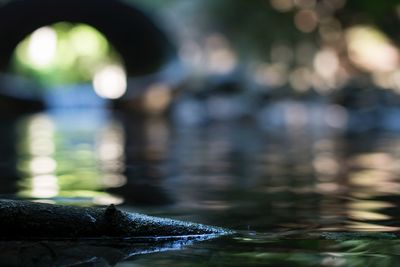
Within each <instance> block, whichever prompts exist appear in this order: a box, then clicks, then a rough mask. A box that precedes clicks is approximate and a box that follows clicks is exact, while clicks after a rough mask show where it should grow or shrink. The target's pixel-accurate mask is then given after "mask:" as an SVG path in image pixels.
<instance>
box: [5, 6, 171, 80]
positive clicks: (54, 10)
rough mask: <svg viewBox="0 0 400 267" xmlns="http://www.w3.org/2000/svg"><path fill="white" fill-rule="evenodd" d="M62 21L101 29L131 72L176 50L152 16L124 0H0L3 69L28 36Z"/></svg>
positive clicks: (147, 68)
mask: <svg viewBox="0 0 400 267" xmlns="http://www.w3.org/2000/svg"><path fill="white" fill-rule="evenodd" d="M60 21H68V22H72V23H85V24H88V25H90V26H92V27H94V28H96V29H97V30H98V31H100V32H101V33H102V34H103V35H104V36H105V37H106V38H107V39H108V40H109V41H110V43H111V44H112V45H113V46H114V47H115V48H116V50H117V51H118V52H119V53H120V55H121V57H122V58H123V60H124V63H125V68H126V71H127V74H128V75H130V76H135V75H144V74H148V73H151V72H154V71H156V70H157V69H158V68H159V67H160V66H161V65H162V63H163V62H165V61H167V60H168V59H169V58H170V57H172V55H173V54H174V49H173V46H172V45H171V43H170V41H169V40H168V38H167V37H166V35H165V34H164V33H163V32H162V31H161V30H160V29H159V28H158V27H157V26H156V25H155V23H154V22H153V21H152V20H151V19H150V18H149V16H147V15H146V14H144V13H143V12H142V11H140V10H139V9H137V8H136V7H134V6H133V5H131V4H128V3H126V2H123V1H121V0H56V1H55V0H8V1H7V0H6V1H4V2H3V3H1V4H0V71H5V70H7V68H8V66H9V63H10V60H11V57H12V54H13V51H14V49H15V48H16V46H17V45H18V44H19V43H20V42H21V41H22V40H23V39H24V38H25V37H26V36H28V35H29V34H31V33H32V32H33V31H35V30H36V29H38V28H40V27H43V26H46V25H50V24H54V23H56V22H60Z"/></svg>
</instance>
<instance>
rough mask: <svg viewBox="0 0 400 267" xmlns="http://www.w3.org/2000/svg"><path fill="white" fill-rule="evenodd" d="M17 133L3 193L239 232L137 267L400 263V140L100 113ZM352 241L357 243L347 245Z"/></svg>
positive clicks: (23, 123) (9, 133) (21, 126)
mask: <svg viewBox="0 0 400 267" xmlns="http://www.w3.org/2000/svg"><path fill="white" fill-rule="evenodd" d="M8 125H11V126H12V127H9V128H8V129H7V130H6V131H4V137H3V138H4V140H8V141H9V142H4V143H2V144H1V146H2V147H4V148H3V151H7V153H2V162H1V163H2V165H1V167H2V170H3V173H4V181H3V182H2V184H5V185H7V186H5V187H2V188H1V190H2V191H1V192H0V193H2V194H14V195H15V196H17V197H20V198H29V199H36V200H43V201H47V202H48V201H50V202H62V203H69V204H76V205H105V204H109V203H117V204H120V203H121V204H123V207H125V208H126V209H128V210H134V211H140V212H144V213H148V214H152V215H158V216H166V217H172V218H178V219H184V220H190V221H196V222H200V223H206V224H210V225H218V226H222V227H227V228H231V229H235V230H239V231H240V234H239V235H237V236H235V237H224V238H223V239H219V240H216V241H207V242H205V243H202V244H198V245H197V244H194V245H192V246H190V247H189V248H187V249H185V250H183V251H178V252H168V253H165V254H153V255H147V256H144V257H143V258H140V259H139V258H137V259H134V261H137V263H138V264H143V265H148V266H151V265H154V264H156V265H157V264H167V265H170V266H172V265H174V266H177V265H178V263H179V264H181V265H182V266H192V264H193V263H194V261H198V260H199V261H200V262H203V263H204V262H205V261H211V262H212V263H213V264H216V265H218V264H220V265H225V264H226V265H229V262H231V261H232V259H235V260H237V261H238V263H239V262H240V263H242V264H243V262H246V261H248V265H262V266H265V264H266V263H271V264H272V263H273V264H272V265H271V266H273V265H274V264H277V262H279V261H283V262H284V263H285V264H287V265H289V266H299V265H296V264H299V263H301V262H303V264H304V265H312V264H315V263H316V262H317V263H319V264H322V263H323V264H322V265H323V266H344V265H346V266H350V265H347V264H349V262H354V261H356V262H365V261H367V258H368V257H367V256H366V254H365V255H364V254H363V253H361V255H359V256H357V254H356V253H355V252H353V251H358V252H365V253H366V251H370V252H371V253H376V254H379V253H382V257H387V258H388V259H389V263H390V264H392V263H393V262H394V261H396V262H398V259H397V256H388V255H389V254H390V253H391V252H390V251H392V250H393V251H394V250H395V251H399V250H398V247H399V245H398V243H397V240H392V239H390V240H389V241H385V240H381V239H382V235H385V234H388V236H389V237H394V238H396V236H397V234H398V232H399V230H400V228H399V224H398V223H397V222H398V221H399V217H400V213H399V212H398V209H397V207H398V204H399V203H400V195H399V192H400V190H399V189H400V183H399V181H398V177H399V173H400V168H399V166H400V164H399V163H400V162H399V161H400V156H399V154H398V149H399V147H400V138H399V136H397V135H394V134H384V133H382V134H375V135H364V136H357V137H352V136H346V135H345V134H344V133H342V132H340V130H330V131H326V130H325V131H317V132H315V133H314V134H310V133H311V131H309V129H307V128H306V127H309V126H307V125H308V124H304V125H303V126H299V127H296V128H286V130H281V131H266V130H265V128H264V127H263V126H260V125H258V124H257V122H253V121H229V122H214V123H210V124H208V125H207V126H206V127H204V126H202V127H198V126H193V125H192V126H183V125H182V124H179V123H176V121H174V120H171V119H169V120H168V119H164V118H162V117H159V116H149V117H143V116H140V117H136V116H135V115H132V114H130V115H127V114H113V113H108V112H106V111H104V110H102V111H99V110H97V109H93V110H84V109H81V110H75V111H74V110H72V109H71V110H69V111H68V112H57V111H49V112H47V113H40V114H34V115H30V116H27V117H24V118H22V119H18V120H17V121H16V122H13V123H9V124H8ZM13 125H14V126H13ZM304 127H305V128H304ZM310 127H311V126H310ZM15 133H17V134H15ZM10 144H13V145H10ZM6 155H9V156H8V157H6ZM13 184H15V185H16V188H14V187H13ZM346 232H347V233H350V234H352V233H357V234H359V235H357V236H353V237H352V238H344V239H345V240H343V235H345V234H344V233H346ZM362 232H366V233H371V235H370V236H367V237H365V236H363V235H362V234H361V233H362ZM331 233H338V234H337V235H338V237H337V238H336V237H334V238H331V236H329V234H331ZM379 233H382V234H379ZM389 233H393V234H389ZM345 237H346V236H345ZM375 237H376V238H377V239H378V240H375ZM383 237H385V238H386V236H383ZM348 239H351V240H348ZM301 240H303V241H301ZM359 240H361V241H359ZM363 240H364V241H363ZM365 240H367V241H365ZM352 242H353V243H352ZM379 242H381V243H379ZM379 244H381V245H382V246H383V247H382V248H380V249H379V250H375V249H376V248H379V246H380V245H379ZM385 248H386V249H387V250H385ZM255 251H257V253H256V252H255ZM282 251H286V252H285V253H283V252H282ZM292 252H293V253H292ZM294 252H296V253H294ZM358 252H357V253H358ZM349 253H353V254H349ZM396 253H400V251H399V252H396ZM395 255H398V254H395ZM219 257H221V259H224V260H222V261H221V260H219ZM366 257H367V258H366ZM374 257H375V256H374ZM290 264H292V265H290ZM233 265H234V266H236V265H235V264H233ZM121 266H123V265H121ZM178 266H179V265H178ZM238 266H240V264H239V265H238ZM285 266H286V265H285Z"/></svg>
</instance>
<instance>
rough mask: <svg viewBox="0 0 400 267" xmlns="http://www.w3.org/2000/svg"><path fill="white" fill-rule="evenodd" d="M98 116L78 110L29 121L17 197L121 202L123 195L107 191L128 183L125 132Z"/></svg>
mask: <svg viewBox="0 0 400 267" xmlns="http://www.w3.org/2000/svg"><path fill="white" fill-rule="evenodd" d="M79 116H80V117H79ZM98 116H99V114H97V113H95V114H91V116H90V114H89V116H86V114H83V113H82V112H81V113H79V112H78V113H73V112H72V114H70V113H68V114H57V113H53V114H44V113H43V114H36V115H32V116H30V117H27V118H25V119H24V120H23V121H22V122H21V126H20V132H19V135H20V142H19V147H18V151H17V153H18V159H19V160H18V163H17V169H18V171H19V172H20V177H21V178H20V180H19V182H18V185H19V191H18V192H17V195H18V196H21V197H28V198H39V199H40V198H46V199H52V198H72V197H73V198H78V199H81V201H88V200H89V201H90V202H91V203H94V204H109V203H121V202H122V198H121V197H117V196H113V195H111V194H108V193H106V192H104V189H106V188H111V187H119V186H121V185H123V184H124V183H126V178H125V176H124V175H123V174H122V172H123V170H124V160H123V159H124V156H123V149H124V148H123V143H124V134H123V129H122V128H121V126H120V125H119V123H118V122H114V121H112V120H107V119H106V118H103V119H102V120H101V119H100V121H99V119H98V118H97V121H96V120H94V119H95V117H98ZM85 199H87V200H85Z"/></svg>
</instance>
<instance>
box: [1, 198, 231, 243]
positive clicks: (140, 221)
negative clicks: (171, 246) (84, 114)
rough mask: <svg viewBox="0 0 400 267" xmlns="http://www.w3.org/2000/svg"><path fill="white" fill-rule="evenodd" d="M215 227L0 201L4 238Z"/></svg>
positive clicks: (191, 232)
mask: <svg viewBox="0 0 400 267" xmlns="http://www.w3.org/2000/svg"><path fill="white" fill-rule="evenodd" d="M228 233H230V232H229V231H227V230H224V229H222V228H218V227H211V226H206V225H203V224H197V223H189V222H182V221H177V220H172V219H164V218H157V217H152V216H147V215H143V214H137V213H129V212H125V211H121V210H119V209H117V208H116V207H115V206H113V205H111V206H109V207H107V208H82V207H72V206H61V205H52V204H44V203H34V202H28V201H16V200H0V236H1V237H3V238H4V239H13V240H24V239H37V238H38V239H58V238H124V239H125V238H131V237H157V238H164V239H165V238H169V237H171V238H172V237H174V238H176V237H177V236H178V237H179V236H203V235H210V236H218V235H224V234H228Z"/></svg>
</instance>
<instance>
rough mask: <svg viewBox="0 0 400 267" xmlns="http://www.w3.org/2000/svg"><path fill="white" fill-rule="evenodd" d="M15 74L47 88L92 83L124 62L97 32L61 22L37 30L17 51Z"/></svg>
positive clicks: (87, 27) (14, 63)
mask: <svg viewBox="0 0 400 267" xmlns="http://www.w3.org/2000/svg"><path fill="white" fill-rule="evenodd" d="M12 58H13V60H12V70H13V71H14V72H16V73H18V74H20V75H23V76H26V77H31V78H34V79H35V80H37V81H39V82H40V83H42V84H43V85H45V86H51V85H58V84H70V83H79V82H89V81H91V80H92V79H93V77H94V75H95V74H96V73H97V72H98V71H100V70H101V69H102V68H104V67H105V66H109V65H118V66H122V65H123V63H122V59H121V58H120V56H119V55H118V53H117V52H116V50H115V49H114V48H113V47H112V45H111V44H110V43H109V42H108V40H107V39H106V38H105V36H104V35H102V34H101V33H100V32H99V31H97V30H96V29H95V28H93V27H91V26H89V25H86V24H72V23H67V22H59V23H56V24H53V25H50V26H45V27H42V28H39V29H37V30H36V31H34V32H33V33H32V34H31V35H29V36H28V37H26V38H25V39H24V40H23V41H22V42H21V43H20V44H19V45H18V46H17V48H16V49H15V53H14V55H13V57H12Z"/></svg>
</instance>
